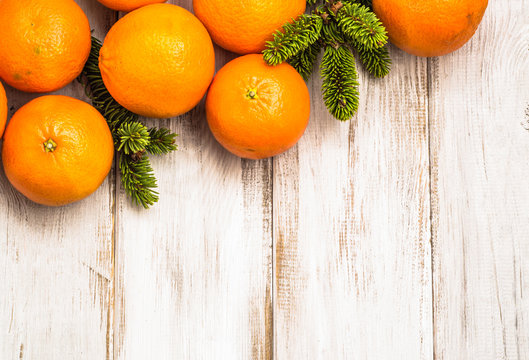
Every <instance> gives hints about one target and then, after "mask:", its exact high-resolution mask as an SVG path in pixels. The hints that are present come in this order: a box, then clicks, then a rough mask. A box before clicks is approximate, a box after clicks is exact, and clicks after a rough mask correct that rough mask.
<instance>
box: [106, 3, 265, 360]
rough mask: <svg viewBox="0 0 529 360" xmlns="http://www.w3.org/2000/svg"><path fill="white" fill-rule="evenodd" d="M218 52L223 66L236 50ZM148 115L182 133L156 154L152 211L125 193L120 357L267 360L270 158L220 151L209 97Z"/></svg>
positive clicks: (121, 216) (119, 289) (119, 244)
mask: <svg viewBox="0 0 529 360" xmlns="http://www.w3.org/2000/svg"><path fill="white" fill-rule="evenodd" d="M173 3H176V2H174V1H173ZM178 5H180V6H184V7H185V8H187V9H189V10H191V0H187V1H180V2H178ZM216 53H217V68H220V67H221V66H222V65H223V64H224V63H226V62H227V61H228V60H230V59H231V58H233V57H234V55H233V54H228V53H227V52H224V51H222V50H221V49H218V48H217V49H216ZM147 122H148V123H149V124H153V125H157V126H165V127H170V128H171V129H172V130H174V131H175V132H177V133H178V134H180V136H179V137H178V139H177V143H178V146H179V151H178V152H176V153H174V154H171V155H169V156H164V157H160V158H154V159H153V165H154V167H155V171H156V174H157V176H158V180H159V191H160V194H161V196H160V197H161V200H160V202H159V203H158V204H157V205H155V206H154V207H153V208H152V209H151V210H148V211H145V210H143V209H138V208H136V207H134V206H132V205H131V204H130V202H129V200H128V199H126V198H125V196H124V194H123V193H121V194H120V196H119V202H118V215H117V223H118V232H117V237H116V249H117V250H116V256H117V258H116V264H117V272H116V276H117V278H116V286H117V287H116V328H115V332H116V345H117V346H116V351H115V355H116V358H119V359H148V358H149V359H169V358H171V359H216V358H224V359H250V358H251V359H270V357H271V346H272V342H271V326H272V325H271V324H272V311H271V310H272V300H271V299H272V298H271V296H272V294H271V277H272V276H271V270H272V249H271V245H272V225H271V191H272V190H271V189H272V183H271V178H272V166H271V161H269V160H264V161H261V162H252V161H241V160H240V159H239V158H236V157H235V156H233V155H231V154H229V153H228V152H226V151H225V150H223V149H222V148H221V147H220V145H218V144H217V143H216V141H215V140H214V139H213V137H212V136H211V134H210V132H209V129H208V127H207V123H206V118H205V113H204V106H203V104H200V105H199V106H198V107H197V108H196V109H195V110H193V111H191V112H190V113H188V114H186V115H184V116H181V117H178V118H174V119H170V120H164V121H153V120H147ZM117 314H119V315H117ZM118 316H119V319H118V318H117V317H118Z"/></svg>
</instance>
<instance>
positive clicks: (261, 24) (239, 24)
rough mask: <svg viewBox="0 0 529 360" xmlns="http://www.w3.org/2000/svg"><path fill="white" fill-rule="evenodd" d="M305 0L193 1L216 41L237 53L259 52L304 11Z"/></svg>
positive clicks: (195, 8) (194, 6)
mask: <svg viewBox="0 0 529 360" xmlns="http://www.w3.org/2000/svg"><path fill="white" fill-rule="evenodd" d="M305 7H306V0H266V1H263V0H194V1H193V8H194V10H195V14H196V16H198V18H199V19H200V20H201V21H202V22H203V23H204V25H205V26H206V28H207V29H208V31H209V33H210V34H211V37H212V38H213V41H214V42H215V43H217V44H218V45H220V46H221V47H223V48H224V49H226V50H229V51H232V52H235V53H238V54H251V53H259V52H261V51H263V50H264V49H265V43H266V41H268V40H272V38H273V36H272V34H273V33H274V32H275V31H276V30H278V29H279V28H280V27H281V26H282V25H284V24H285V23H287V22H289V21H291V20H292V19H293V18H297V17H298V16H299V15H301V14H302V13H304V12H305Z"/></svg>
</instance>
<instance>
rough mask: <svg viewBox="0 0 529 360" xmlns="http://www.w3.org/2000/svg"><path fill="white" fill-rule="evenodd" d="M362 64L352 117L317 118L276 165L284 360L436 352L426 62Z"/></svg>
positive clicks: (320, 109) (278, 348)
mask: <svg viewBox="0 0 529 360" xmlns="http://www.w3.org/2000/svg"><path fill="white" fill-rule="evenodd" d="M392 56H393V60H394V66H393V70H392V72H391V74H390V75H389V77H388V78H387V79H384V80H382V81H380V80H374V79H371V78H370V77H369V76H367V74H365V73H364V72H363V71H362V74H361V79H360V81H361V84H362V86H361V94H362V99H361V106H360V110H359V113H358V116H357V117H356V118H355V119H354V120H353V121H351V122H346V123H340V122H339V121H337V120H334V119H332V118H331V117H330V116H329V115H328V114H327V110H326V109H325V108H324V106H323V104H322V101H321V100H320V96H321V95H320V94H321V93H320V87H321V83H320V80H318V79H317V78H318V75H317V74H316V75H314V76H313V81H312V82H311V83H310V87H311V92H312V99H313V105H312V111H313V115H312V118H311V120H310V124H309V127H308V129H307V132H306V133H305V135H304V137H303V138H302V139H301V141H300V143H299V144H298V146H297V148H294V149H293V150H291V151H289V152H288V153H286V154H285V155H283V156H280V157H278V158H277V159H275V161H274V208H273V213H274V256H275V261H274V266H275V267H274V275H275V277H274V341H275V343H274V347H275V351H274V354H275V357H276V358H277V359H369V360H372V359H431V358H432V346H433V345H432V313H431V309H432V303H431V294H432V288H431V267H430V242H429V240H430V237H429V236H430V226H429V216H430V213H429V171H428V169H429V164H428V162H429V159H428V135H427V134H428V129H427V73H426V64H427V62H426V60H424V59H418V58H415V57H412V56H409V55H406V54H404V53H402V52H400V51H398V50H396V49H392Z"/></svg>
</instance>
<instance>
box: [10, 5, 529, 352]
mask: <svg viewBox="0 0 529 360" xmlns="http://www.w3.org/2000/svg"><path fill="white" fill-rule="evenodd" d="M78 2H79V3H80V5H81V6H82V7H83V9H84V10H85V11H86V13H87V14H88V17H89V19H90V21H91V25H92V28H94V29H95V35H97V36H98V37H99V38H101V39H102V38H103V37H104V35H105V33H106V31H107V30H108V29H109V27H110V26H111V25H112V23H113V22H115V21H116V19H117V18H118V16H119V14H117V13H115V12H112V11H110V10H107V9H105V8H104V7H103V6H101V5H100V4H99V3H97V2H96V0H78ZM171 2H173V3H177V4H179V5H181V6H184V7H186V8H188V9H191V7H192V6H191V0H181V1H171ZM527 19H529V1H527V0H509V1H507V0H491V1H490V4H489V9H488V11H487V14H486V16H485V18H484V21H483V23H482V25H481V27H480V29H479V31H478V33H477V35H476V36H475V37H474V38H473V40H472V41H471V42H470V43H469V44H467V45H466V46H465V47H464V48H462V49H461V50H459V51H457V52H456V53H454V54H451V55H449V56H445V57H442V58H432V59H424V58H416V57H413V56H410V55H407V54H405V53H403V52H401V51H399V50H398V49H396V48H392V49H391V54H392V57H393V60H394V66H393V71H392V72H391V74H390V76H389V77H388V78H387V79H384V80H374V79H372V78H370V77H369V76H367V75H366V74H365V73H364V72H362V73H361V74H360V78H361V79H360V80H361V84H362V85H361V93H362V100H361V106H360V110H359V113H358V115H357V116H356V117H355V119H353V120H352V121H350V122H346V123H340V122H339V121H336V120H334V119H332V118H331V117H330V116H329V115H328V114H327V111H326V109H325V108H324V106H323V104H322V101H321V100H320V80H319V78H318V76H317V75H315V76H314V77H313V79H312V80H311V81H310V82H309V88H310V90H311V93H312V95H313V100H314V101H313V104H312V113H313V116H312V118H311V122H310V125H309V127H308V129H307V131H306V133H305V135H304V137H303V138H302V140H301V141H300V143H299V144H298V146H297V147H296V148H294V149H292V150H290V151H289V152H287V153H286V154H284V155H281V156H278V157H276V158H274V159H273V160H263V161H257V162H256V161H247V160H240V159H238V158H236V157H234V156H232V155H230V154H229V153H227V152H226V151H224V150H223V149H222V148H221V147H220V146H219V145H218V144H217V143H216V142H215V140H214V139H213V138H212V136H211V135H210V133H209V130H208V128H207V124H206V121H205V116H204V107H203V106H199V107H198V108H197V109H195V110H194V111H192V112H191V113H189V114H187V115H185V116H182V117H180V118H177V119H170V120H162V121H152V120H149V122H150V123H153V124H159V125H163V126H168V127H170V128H171V129H173V130H175V131H176V132H177V133H179V134H180V136H179V138H178V145H179V148H180V151H179V152H177V153H175V154H174V155H170V156H166V157H162V158H158V159H154V166H155V168H156V173H157V175H158V179H159V185H160V193H161V201H160V202H159V204H158V205H156V206H155V207H154V208H153V209H151V210H149V211H145V210H142V209H139V208H137V207H135V206H133V205H131V203H130V201H129V200H128V199H127V197H126V196H125V195H124V193H123V191H122V190H121V189H120V185H119V177H118V176H117V175H116V171H115V170H114V171H113V172H112V173H111V175H110V176H109V177H108V179H107V180H106V181H105V183H104V184H103V186H102V187H101V188H100V189H99V190H98V191H97V192H96V193H95V194H94V195H92V196H91V197H90V198H88V199H86V200H84V201H82V202H79V203H77V204H74V205H71V206H67V207H63V208H58V209H54V208H45V207H42V206H38V205H35V204H33V203H31V202H29V201H28V200H26V199H25V198H24V197H23V196H21V195H20V194H18V193H17V192H16V191H14V190H13V188H12V187H11V186H10V185H9V183H8V182H7V180H6V179H5V176H4V175H3V173H2V174H1V175H0V177H1V179H0V180H1V181H0V192H1V194H2V196H0V358H1V359H90V360H92V359H272V358H275V359H333V360H334V359H370V360H371V359H446V360H452V359H469V360H474V359H478V360H482V359H486V360H496V359H509V360H510V359H521V360H524V359H525V360H527V359H529V132H528V131H527V130H525V129H524V126H523V124H524V123H525V124H529V123H528V122H529V21H528V20H527ZM217 50H218V51H217V61H218V67H219V68H220V67H221V66H222V65H223V64H225V63H226V62H227V61H228V60H230V59H232V58H234V55H232V54H228V53H227V52H224V51H222V50H219V49H217ZM7 92H8V98H9V102H10V108H11V109H10V114H13V113H14V112H15V111H16V110H17V109H18V108H20V107H21V106H22V105H23V104H25V103H26V102H27V101H28V100H29V99H31V98H33V97H35V95H29V94H23V93H20V92H18V91H15V90H13V89H10V88H8V89H7ZM59 93H61V94H68V95H72V96H75V97H79V98H84V99H86V98H85V97H84V95H83V90H82V87H81V86H80V85H79V84H72V85H70V86H68V87H67V88H66V89H63V90H62V91H60V92H59Z"/></svg>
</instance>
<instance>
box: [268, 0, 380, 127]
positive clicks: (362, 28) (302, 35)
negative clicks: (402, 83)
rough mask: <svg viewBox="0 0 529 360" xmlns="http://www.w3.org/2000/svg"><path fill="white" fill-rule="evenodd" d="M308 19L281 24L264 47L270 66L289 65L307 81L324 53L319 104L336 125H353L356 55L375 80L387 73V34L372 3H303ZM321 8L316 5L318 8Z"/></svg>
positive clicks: (366, 0)
mask: <svg viewBox="0 0 529 360" xmlns="http://www.w3.org/2000/svg"><path fill="white" fill-rule="evenodd" d="M307 4H308V5H309V6H312V7H313V11H312V12H311V14H305V15H301V16H300V17H299V18H297V19H295V20H294V21H293V22H291V23H288V24H285V25H284V26H283V27H282V29H280V30H278V31H277V32H276V33H275V34H274V39H273V40H272V41H269V42H268V43H267V45H266V49H265V51H264V52H263V53H264V59H265V61H266V62H267V63H268V64H269V65H278V64H281V63H284V62H288V63H289V64H290V65H292V66H293V67H294V68H295V69H296V70H297V71H298V72H299V73H300V74H301V75H302V76H303V78H304V79H305V80H307V79H308V78H309V77H310V76H311V74H312V72H313V70H314V68H315V66H316V63H317V60H318V55H319V54H320V52H321V51H322V50H323V58H322V61H321V64H320V73H321V77H322V79H323V87H322V92H323V99H324V101H325V105H326V106H327V108H328V109H329V112H330V113H331V114H332V115H333V116H334V117H335V118H337V119H339V120H341V121H346V120H349V119H351V118H352V117H353V116H354V114H356V112H357V110H358V103H359V96H360V93H359V91H358V87H359V83H358V73H357V69H356V60H355V54H356V55H357V56H358V57H359V59H360V61H361V62H362V63H363V65H364V67H365V68H366V70H367V71H368V72H369V73H370V74H372V75H373V76H375V77H377V78H381V77H384V76H386V75H387V74H388V73H389V71H390V67H391V58H390V56H389V52H388V49H387V46H386V45H387V42H388V37H387V33H386V29H385V28H384V26H383V25H382V23H381V22H380V20H379V19H378V18H377V16H376V15H375V14H374V13H373V11H372V10H371V1H370V0H341V1H340V0H307ZM318 4H320V5H318Z"/></svg>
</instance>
